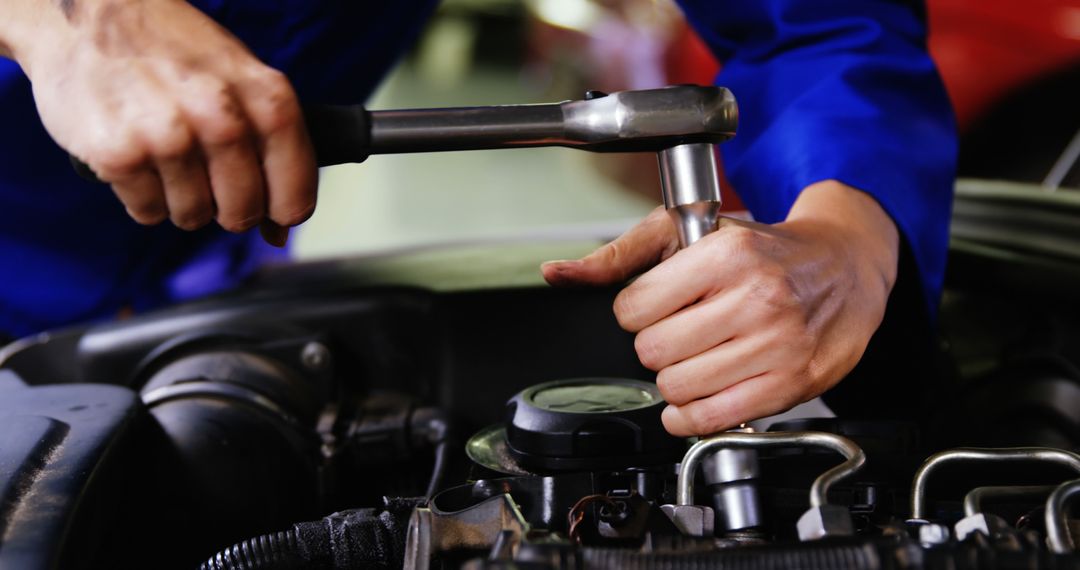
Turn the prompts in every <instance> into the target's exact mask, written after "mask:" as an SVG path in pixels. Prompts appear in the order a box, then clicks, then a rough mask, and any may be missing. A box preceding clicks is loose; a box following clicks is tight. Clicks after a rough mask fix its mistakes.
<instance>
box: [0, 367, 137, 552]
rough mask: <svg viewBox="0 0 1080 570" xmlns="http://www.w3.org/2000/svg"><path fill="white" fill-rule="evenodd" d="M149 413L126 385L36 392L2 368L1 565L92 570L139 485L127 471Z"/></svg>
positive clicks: (133, 473) (45, 388)
mask: <svg viewBox="0 0 1080 570" xmlns="http://www.w3.org/2000/svg"><path fill="white" fill-rule="evenodd" d="M143 420H145V416H144V413H143V410H142V405H141V404H140V403H139V400H138V398H137V397H136V395H135V394H134V393H133V392H132V391H131V390H128V389H126V388H121V387H118V386H102V385H87V384H68V385H59V386H38V387H28V386H26V385H25V384H24V383H23V382H22V380H21V379H19V378H18V377H17V376H16V375H15V374H13V373H11V372H8V371H3V370H0V425H3V428H2V429H0V539H2V544H0V568H60V567H63V568H89V567H93V565H94V563H95V561H94V560H93V559H91V558H89V557H86V556H83V555H80V553H85V552H94V551H95V550H96V548H95V546H96V545H97V544H98V543H99V542H100V541H102V540H105V537H106V536H107V531H108V529H109V528H110V526H112V525H113V524H115V521H116V518H117V517H118V516H120V515H121V513H118V512H117V511H116V509H114V508H111V507H112V505H115V504H116V503H117V502H118V501H119V500H120V498H121V497H122V496H123V494H124V493H125V492H126V491H130V490H133V489H139V488H141V486H140V485H139V482H140V478H141V477H142V475H143V472H142V470H141V469H132V470H126V469H124V468H123V465H124V462H125V461H131V459H132V455H131V453H132V451H133V448H134V447H135V446H134V445H133V441H134V440H135V437H136V434H135V430H136V428H137V426H139V425H142V424H143V423H144V422H143Z"/></svg>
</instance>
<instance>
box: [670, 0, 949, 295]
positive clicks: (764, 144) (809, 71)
mask: <svg viewBox="0 0 1080 570" xmlns="http://www.w3.org/2000/svg"><path fill="white" fill-rule="evenodd" d="M680 4H681V5H682V7H683V9H684V11H685V12H686V14H687V16H688V18H689V19H690V21H691V23H692V24H693V26H694V27H695V28H696V29H697V31H698V33H699V34H700V35H701V37H702V38H703V39H704V40H705V41H706V43H708V44H709V46H710V47H711V48H712V49H713V51H714V52H715V53H716V55H717V56H718V57H719V58H720V60H721V61H722V62H723V68H722V71H721V72H720V75H719V77H717V84H719V85H723V86H725V87H728V88H729V89H731V91H732V92H733V93H734V94H735V98H736V99H737V100H738V102H739V112H740V117H739V119H740V123H739V132H738V135H737V136H736V137H735V138H734V139H733V140H732V141H730V142H728V143H725V144H723V145H721V146H720V150H721V154H722V156H723V160H724V168H725V172H726V174H727V176H728V179H729V180H730V181H731V182H732V184H733V186H734V187H735V189H736V190H737V191H738V192H739V194H740V197H741V198H742V199H743V201H744V202H745V203H746V205H747V207H748V208H749V209H750V211H751V212H752V213H753V214H754V217H755V218H756V219H757V220H759V221H761V222H765V223H774V222H778V221H781V220H783V219H784V218H785V217H786V216H787V213H788V211H789V210H790V208H791V206H792V204H793V203H794V202H795V199H796V197H797V196H798V194H799V192H800V191H801V190H802V189H803V188H805V187H806V186H808V185H810V184H813V183H815V182H819V181H822V180H827V179H836V180H839V181H841V182H843V183H845V184H847V185H849V186H852V187H855V188H858V189H860V190H862V191H864V192H866V193H868V194H870V195H871V196H873V197H874V198H875V199H876V200H877V201H878V202H879V203H880V204H881V206H882V207H883V208H884V209H885V211H886V212H887V213H888V214H889V215H890V216H891V217H892V219H893V220H894V221H895V222H896V225H897V228H898V229H899V231H900V233H901V235H902V237H903V239H904V241H905V242H906V243H905V245H906V247H907V249H908V250H909V251H910V252H911V254H912V256H913V257H914V261H915V265H916V266H917V267H918V272H919V276H918V277H919V279H920V281H921V284H922V292H923V294H924V295H925V299H926V301H927V303H928V305H929V308H930V312H931V314H934V313H936V308H937V305H938V302H939V299H940V295H941V287H942V281H943V278H944V272H945V256H946V251H947V246H948V223H949V218H950V215H951V209H952V188H953V180H954V177H955V164H956V153H957V137H956V128H955V122H954V118H953V112H952V108H951V106H950V104H949V101H948V98H947V97H946V94H945V90H944V87H943V85H942V83H941V81H940V78H939V77H938V74H937V71H936V68H935V67H934V64H933V62H932V61H931V60H930V56H929V55H928V53H927V51H926V24H925V14H924V9H923V7H922V4H921V3H920V2H906V3H905V2H901V1H897V0H754V1H752V2H746V1H741V2H740V1H735V0H680Z"/></svg>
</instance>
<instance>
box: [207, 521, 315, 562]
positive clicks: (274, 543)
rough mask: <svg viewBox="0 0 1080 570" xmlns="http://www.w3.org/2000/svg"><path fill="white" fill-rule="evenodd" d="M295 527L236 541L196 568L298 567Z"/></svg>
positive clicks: (297, 534)
mask: <svg viewBox="0 0 1080 570" xmlns="http://www.w3.org/2000/svg"><path fill="white" fill-rule="evenodd" d="M299 543H300V533H299V531H297V529H295V528H294V529H292V530H285V531H281V532H275V533H273V534H264V535H262V536H257V537H255V538H251V539H248V540H245V541H243V542H238V543H236V544H234V545H232V546H230V547H229V548H226V549H225V550H222V551H221V552H219V553H217V554H215V555H214V556H213V557H212V558H210V559H209V560H207V561H206V562H203V563H202V565H201V566H199V570H255V569H259V568H274V569H280V570H287V569H291V568H301V567H302V565H303V564H304V560H303V558H302V557H301V556H299V554H298V552H299Z"/></svg>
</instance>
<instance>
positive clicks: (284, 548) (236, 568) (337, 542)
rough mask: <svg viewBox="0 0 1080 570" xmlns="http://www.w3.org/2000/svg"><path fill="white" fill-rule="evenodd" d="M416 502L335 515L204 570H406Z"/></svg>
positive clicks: (217, 559)
mask: <svg viewBox="0 0 1080 570" xmlns="http://www.w3.org/2000/svg"><path fill="white" fill-rule="evenodd" d="M424 502H425V501H424V499H422V498H417V499H389V498H384V499H383V505H382V507H381V508H377V509H354V510H351V511H342V512H340V513H334V514H332V515H330V516H328V517H326V518H324V519H322V520H319V521H310V522H302V523H297V524H294V525H293V527H292V529H290V530H285V531H281V532H275V533H273V534H264V535H262V536H258V537H255V538H252V539H249V540H245V541H243V542H238V543H236V544H234V545H232V546H230V547H228V548H226V549H225V550H222V551H221V552H219V553H217V554H215V555H214V556H211V557H210V559H209V560H207V561H206V562H204V563H203V564H202V566H200V567H199V569H200V570H293V569H298V568H303V569H305V570H322V569H327V570H329V569H335V570H336V569H351V568H366V569H376V568H386V569H390V568H401V565H402V563H403V561H404V559H405V533H406V531H407V528H408V519H409V516H410V515H411V514H412V512H413V509H415V508H416V507H417V506H419V505H421V504H423V503H424Z"/></svg>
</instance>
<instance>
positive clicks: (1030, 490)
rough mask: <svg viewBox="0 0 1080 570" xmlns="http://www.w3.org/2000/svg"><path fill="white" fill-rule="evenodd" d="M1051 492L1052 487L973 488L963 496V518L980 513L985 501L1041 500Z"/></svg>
mask: <svg viewBox="0 0 1080 570" xmlns="http://www.w3.org/2000/svg"><path fill="white" fill-rule="evenodd" d="M1053 490H1054V487H1053V485H1035V486H1021V485H1014V486H1011V487H993V486H991V487H975V488H974V489H972V490H971V491H969V492H968V494H967V495H964V516H965V517H970V516H973V515H977V514H979V513H981V512H982V503H983V501H985V500H987V499H1015V500H1025V499H1034V500H1042V499H1043V497H1045V496H1047V495H1049V494H1050V493H1051V492H1052V491H1053Z"/></svg>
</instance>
